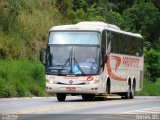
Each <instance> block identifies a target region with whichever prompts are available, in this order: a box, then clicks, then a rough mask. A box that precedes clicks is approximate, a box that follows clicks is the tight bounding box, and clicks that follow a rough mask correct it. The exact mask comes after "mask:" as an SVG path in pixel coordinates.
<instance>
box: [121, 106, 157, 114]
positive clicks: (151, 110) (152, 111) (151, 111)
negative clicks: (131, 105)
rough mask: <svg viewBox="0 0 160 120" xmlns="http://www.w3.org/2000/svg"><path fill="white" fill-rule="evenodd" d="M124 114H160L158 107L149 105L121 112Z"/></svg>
mask: <svg viewBox="0 0 160 120" xmlns="http://www.w3.org/2000/svg"><path fill="white" fill-rule="evenodd" d="M123 113H124V114H160V107H151V108H145V109H139V110H132V111H127V112H123Z"/></svg>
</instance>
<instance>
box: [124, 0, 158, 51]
mask: <svg viewBox="0 0 160 120" xmlns="http://www.w3.org/2000/svg"><path fill="white" fill-rule="evenodd" d="M123 18H124V21H123V23H122V27H123V28H124V29H125V30H127V31H132V32H138V33H141V34H142V35H143V37H144V38H145V40H146V41H147V42H149V43H150V44H151V46H153V47H154V48H156V44H157V42H158V39H159V36H160V32H159V31H160V22H159V21H160V12H159V10H158V8H156V7H155V5H154V4H153V3H152V2H151V1H148V0H146V1H145V0H137V1H136V2H134V4H133V6H132V7H131V8H128V9H126V10H125V11H124V12H123ZM151 46H150V47H151ZM156 49H159V48H156Z"/></svg>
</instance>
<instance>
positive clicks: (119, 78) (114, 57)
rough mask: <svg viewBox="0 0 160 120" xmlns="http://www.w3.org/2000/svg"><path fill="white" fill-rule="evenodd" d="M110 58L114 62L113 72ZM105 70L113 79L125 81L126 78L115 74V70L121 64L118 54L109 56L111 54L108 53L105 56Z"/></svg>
mask: <svg viewBox="0 0 160 120" xmlns="http://www.w3.org/2000/svg"><path fill="white" fill-rule="evenodd" d="M112 60H115V61H116V63H115V70H114V71H115V72H113V71H112V68H111V63H112ZM107 61H108V62H107V72H108V75H109V76H110V77H111V78H112V79H114V80H120V81H126V80H127V78H123V77H121V76H118V75H116V70H117V69H118V67H119V66H120V65H121V61H122V60H121V57H118V56H111V55H108V56H107Z"/></svg>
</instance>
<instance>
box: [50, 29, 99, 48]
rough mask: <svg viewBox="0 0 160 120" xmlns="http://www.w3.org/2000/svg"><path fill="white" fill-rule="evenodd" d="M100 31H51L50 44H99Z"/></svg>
mask: <svg viewBox="0 0 160 120" xmlns="http://www.w3.org/2000/svg"><path fill="white" fill-rule="evenodd" d="M99 38H100V33H99V32H94V31H92V32H89V31H88V32H87V31H84V32H55V31H53V32H50V35H49V44H72V45H73V44H83V45H86V44H88V45H99V43H100V42H99V40H100V39H99Z"/></svg>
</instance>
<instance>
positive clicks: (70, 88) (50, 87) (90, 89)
mask: <svg viewBox="0 0 160 120" xmlns="http://www.w3.org/2000/svg"><path fill="white" fill-rule="evenodd" d="M46 91H47V92H48V93H93V94H96V93H98V84H93V85H59V84H50V83H46Z"/></svg>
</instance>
